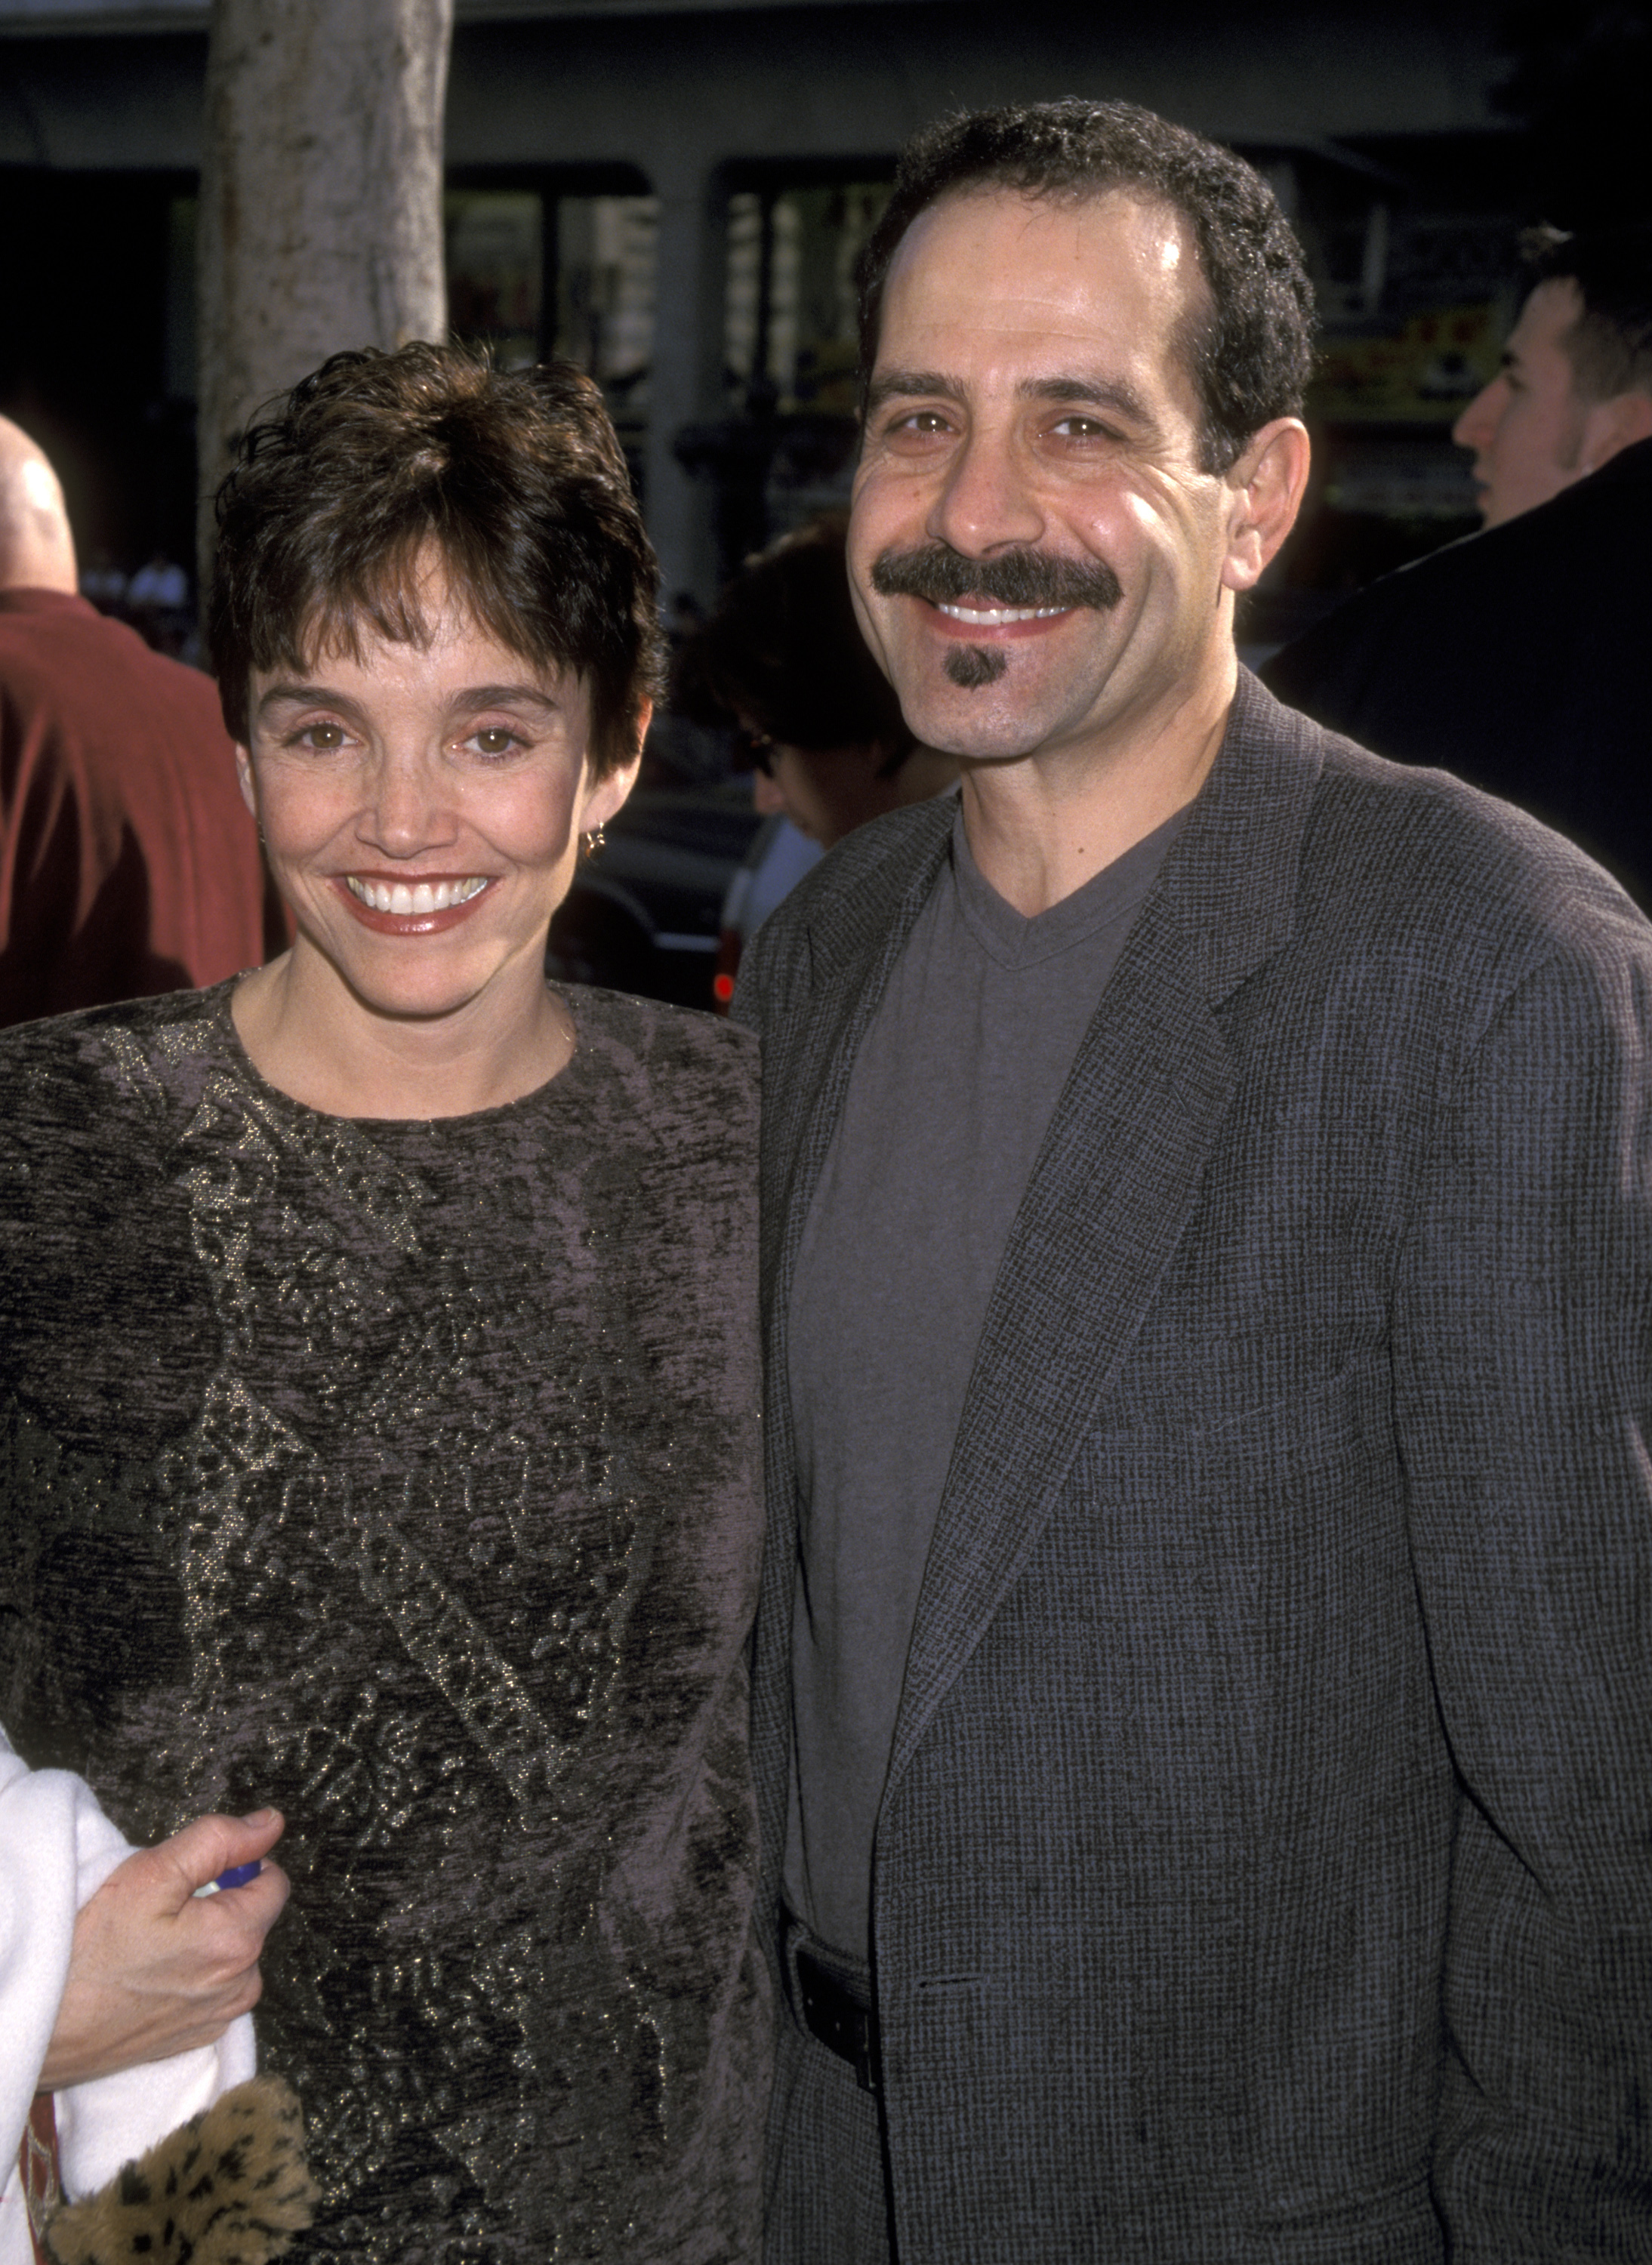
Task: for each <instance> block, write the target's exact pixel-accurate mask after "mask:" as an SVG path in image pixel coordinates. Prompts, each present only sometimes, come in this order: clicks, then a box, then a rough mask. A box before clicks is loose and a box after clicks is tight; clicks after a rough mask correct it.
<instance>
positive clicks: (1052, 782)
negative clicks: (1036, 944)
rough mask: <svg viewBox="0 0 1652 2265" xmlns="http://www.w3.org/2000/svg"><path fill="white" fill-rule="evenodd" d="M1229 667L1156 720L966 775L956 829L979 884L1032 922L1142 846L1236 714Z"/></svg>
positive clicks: (1206, 763) (1205, 768)
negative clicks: (1231, 713)
mask: <svg viewBox="0 0 1652 2265" xmlns="http://www.w3.org/2000/svg"><path fill="white" fill-rule="evenodd" d="M1236 678H1237V665H1236V664H1235V663H1234V662H1233V661H1232V659H1231V650H1230V656H1229V663H1228V665H1227V666H1225V667H1223V668H1221V669H1219V670H1217V671H1214V672H1212V674H1210V675H1209V676H1208V678H1206V679H1204V680H1202V681H1200V682H1199V683H1198V684H1197V685H1196V686H1195V687H1192V688H1190V689H1189V690H1188V691H1187V692H1186V693H1185V694H1184V695H1183V697H1182V698H1181V699H1179V700H1178V701H1177V702H1176V703H1174V704H1173V705H1171V706H1170V707H1169V708H1168V710H1165V711H1163V712H1161V713H1156V714H1155V715H1153V717H1148V718H1146V719H1144V720H1143V721H1142V722H1140V723H1139V724H1138V725H1135V726H1134V727H1133V728H1130V729H1127V730H1125V731H1123V732H1120V733H1118V734H1117V736H1116V737H1109V738H1105V739H1097V740H1096V741H1095V743H1093V744H1092V745H1091V746H1090V747H1088V748H1084V749H1072V748H1064V749H1062V750H1059V752H1057V751H1052V752H1049V753H1046V752H1045V751H1044V750H1042V749H1036V750H1035V751H1034V752H1033V753H1032V754H1030V755H1027V756H1024V757H1023V758H1022V760H1021V761H1017V762H982V763H972V762H969V761H965V762H964V790H963V803H964V832H965V834H967V836H968V839H969V845H970V854H971V856H972V857H973V858H974V860H975V863H976V864H977V866H978V867H979V870H980V873H981V875H982V878H984V879H985V880H986V882H987V883H988V884H989V885H991V886H992V887H993V889H995V890H996V891H997V892H998V893H999V895H1000V896H1001V897H1002V898H1003V899H1004V900H1005V901H1006V903H1008V904H1010V905H1013V906H1014V907H1015V910H1016V911H1017V912H1018V913H1021V914H1023V915H1024V916H1025V917H1027V918H1028V919H1031V918H1033V917H1034V916H1036V915H1037V914H1039V913H1044V912H1048V911H1049V909H1050V907H1052V905H1059V903H1060V902H1061V900H1062V899H1063V898H1064V897H1070V896H1071V895H1072V894H1073V891H1074V890H1075V889H1081V888H1082V887H1083V886H1084V885H1085V883H1086V882H1087V881H1090V880H1093V879H1094V878H1095V875H1096V874H1097V873H1099V872H1102V871H1103V870H1105V868H1106V867H1107V866H1109V865H1111V864H1113V863H1115V862H1116V861H1117V859H1118V858H1120V857H1122V856H1124V852H1125V851H1126V850H1127V849H1133V848H1135V846H1136V844H1137V842H1138V841H1146V837H1147V836H1148V834H1152V833H1154V832H1156V831H1157V829H1158V828H1159V827H1161V826H1162V825H1163V824H1164V823H1165V821H1166V819H1169V818H1173V817H1174V816H1175V813H1176V812H1177V811H1178V810H1183V809H1185V808H1186V806H1187V805H1188V804H1189V803H1190V802H1191V801H1192V800H1193V798H1194V797H1195V796H1196V795H1197V793H1198V791H1199V789H1200V788H1201V787H1202V786H1203V785H1204V781H1205V779H1206V777H1207V776H1209V773H1210V768H1211V766H1212V763H1213V762H1214V761H1216V757H1217V754H1218V753H1219V750H1220V747H1221V744H1222V735H1223V733H1224V732H1226V728H1227V717H1228V713H1229V711H1230V710H1231V709H1232V707H1233V704H1234V686H1235V682H1236Z"/></svg>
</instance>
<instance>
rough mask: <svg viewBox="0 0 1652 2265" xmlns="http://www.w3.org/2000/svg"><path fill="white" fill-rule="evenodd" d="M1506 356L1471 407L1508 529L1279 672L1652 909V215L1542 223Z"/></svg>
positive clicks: (1304, 694) (1274, 674) (1493, 503)
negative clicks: (1611, 225)
mask: <svg viewBox="0 0 1652 2265" xmlns="http://www.w3.org/2000/svg"><path fill="white" fill-rule="evenodd" d="M1528 266H1529V273H1530V282H1531V288H1530V291H1529V294H1528V296H1527V298H1526V302H1525V306H1524V307H1523V308H1522V310H1521V313H1520V318H1519V320H1518V322H1517V324H1515V327H1514V329H1513V331H1512V332H1511V333H1510V339H1509V344H1508V346H1507V349H1506V350H1505V352H1504V354H1503V367H1502V368H1501V369H1500V370H1499V371H1498V373H1497V375H1496V377H1494V378H1493V379H1492V381H1491V382H1490V384H1489V385H1488V386H1487V387H1486V388H1485V389H1484V390H1483V391H1482V392H1481V393H1480V394H1479V395H1477V396H1476V397H1475V399H1474V401H1473V402H1471V403H1470V404H1469V406H1468V407H1467V408H1466V410H1465V411H1464V412H1463V414H1462V416H1461V417H1460V418H1459V419H1458V422H1457V426H1456V433H1455V437H1456V439H1457V440H1458V441H1459V443H1460V444H1461V445H1462V446H1463V447H1464V448H1472V449H1473V450H1474V479H1475V483H1476V485H1477V486H1478V488H1479V491H1480V495H1481V509H1482V510H1483V512H1484V514H1485V521H1486V528H1485V531H1484V532H1483V533H1482V534H1480V535H1471V536H1470V537H1468V539H1467V540H1466V542H1462V543H1452V544H1450V545H1449V546H1448V547H1447V548H1446V549H1445V550H1438V551H1436V552H1435V553H1434V554H1433V555H1432V556H1431V557H1427V558H1423V559H1421V560H1419V561H1417V562H1416V563H1415V564H1413V565H1410V566H1407V567H1404V568H1402V569H1401V572H1399V573H1397V574H1390V575H1388V576H1386V578H1385V579H1383V580H1382V581H1379V582H1375V583H1373V584H1372V586H1371V587H1370V588H1369V589H1366V590H1363V591H1361V592H1360V593H1359V594H1358V595H1357V597H1354V598H1351V599H1350V601H1348V603H1347V604H1346V605H1345V606H1342V607H1339V608H1338V609H1337V610H1336V612H1335V613H1334V614H1332V615H1329V616H1328V618H1327V619H1326V620H1324V621H1322V622H1321V623H1316V625H1315V626H1314V628H1313V629H1311V630H1308V631H1307V633H1306V635H1305V636H1303V637H1299V638H1298V639H1297V640H1296V642H1295V643H1294V644H1292V645H1287V646H1286V647H1285V649H1284V652H1281V653H1278V654H1277V655H1276V656H1275V657H1274V659H1272V660H1270V662H1269V663H1268V665H1267V666H1266V667H1265V668H1264V669H1263V679H1264V681H1266V682H1267V683H1268V684H1269V686H1270V688H1272V690H1274V691H1275V692H1277V694H1278V696H1279V697H1280V698H1281V699H1282V700H1287V701H1289V702H1290V703H1292V706H1294V707H1298V708H1300V709H1303V710H1306V713H1307V714H1308V715H1310V716H1312V717H1314V718H1315V719H1316V720H1317V721H1318V722H1320V723H1321V724H1328V725H1330V727H1331V728H1332V729H1333V730H1334V731H1338V732H1347V733H1348V735H1349V737H1350V739H1358V740H1360V741H1361V742H1363V744H1364V745H1365V746H1366V747H1374V748H1375V749H1376V750H1377V752H1378V753H1379V754H1385V755H1390V756H1393V757H1394V758H1396V759H1397V760H1398V761H1401V762H1415V763H1437V764H1439V765H1440V766H1441V767H1442V768H1445V769H1447V770H1452V771H1455V772H1456V773H1457V774H1458V775H1459V777H1462V778H1466V779H1469V780H1471V781H1472V782H1473V783H1474V785H1476V786H1481V787H1484V788H1486V789H1487V790H1488V792H1490V793H1493V794H1498V795H1502V796H1503V797H1506V798H1507V799H1508V800H1509V801H1510V802H1515V803H1518V804H1519V805H1521V806H1522V807H1523V808H1525V809H1526V810H1530V811H1532V812H1535V813H1536V815H1537V816H1539V818H1542V819H1546V821H1547V822H1548V823H1549V824H1550V825H1552V826H1554V827H1558V828H1559V829H1560V830H1561V832H1562V833H1564V834H1569V835H1570V836H1571V837H1572V839H1573V840H1574V841H1578V842H1581V843H1582V845H1583V848H1586V849H1588V850H1589V851H1590V854H1591V855H1592V856H1597V857H1598V858H1599V859H1600V860H1601V862H1602V863H1604V864H1605V865H1607V866H1609V867H1610V868H1611V869H1612V871H1613V872H1614V873H1616V874H1617V876H1618V878H1619V879H1620V880H1621V881H1623V882H1624V883H1625V884H1626V885H1627V886H1628V887H1629V888H1630V889H1631V890H1632V891H1633V892H1634V894H1635V895H1636V896H1637V897H1638V898H1639V899H1640V901H1641V904H1642V905H1643V906H1652V791H1648V782H1647V776H1646V772H1647V763H1648V754H1652V729H1649V727H1648V661H1647V646H1648V634H1647V623H1648V620H1652V226H1648V225H1640V226H1635V227H1626V228H1620V229H1605V230H1600V231H1597V232H1596V233H1593V234H1590V235H1579V236H1572V237H1562V236H1559V235H1557V234H1555V233H1554V231H1552V230H1549V231H1545V232H1543V233H1542V234H1541V235H1540V236H1539V237H1536V238H1533V239H1528Z"/></svg>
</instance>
